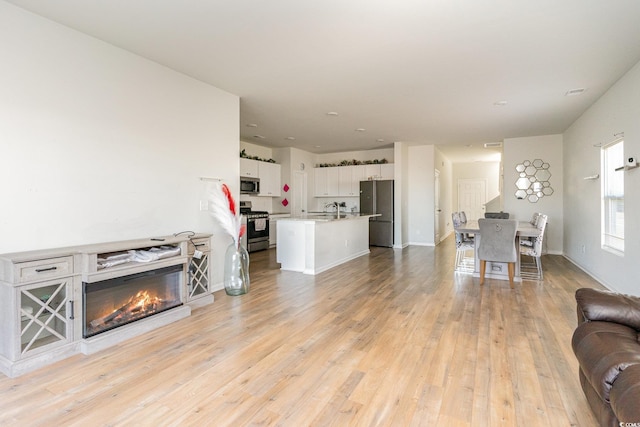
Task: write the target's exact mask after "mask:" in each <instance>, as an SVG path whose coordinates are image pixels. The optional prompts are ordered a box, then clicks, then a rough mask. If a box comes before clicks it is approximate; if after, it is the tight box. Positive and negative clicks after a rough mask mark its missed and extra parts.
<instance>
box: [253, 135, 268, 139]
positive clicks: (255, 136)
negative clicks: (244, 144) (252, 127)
mask: <svg viewBox="0 0 640 427" xmlns="http://www.w3.org/2000/svg"><path fill="white" fill-rule="evenodd" d="M253 137H254V138H258V139H264V138H265V137H264V136H262V135H253Z"/></svg>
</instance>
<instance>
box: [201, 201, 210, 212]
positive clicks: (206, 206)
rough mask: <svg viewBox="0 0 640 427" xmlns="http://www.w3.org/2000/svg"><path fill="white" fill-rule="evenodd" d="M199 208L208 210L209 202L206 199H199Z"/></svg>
mask: <svg viewBox="0 0 640 427" xmlns="http://www.w3.org/2000/svg"><path fill="white" fill-rule="evenodd" d="M200 210H201V211H208V210H209V202H208V201H207V200H200Z"/></svg>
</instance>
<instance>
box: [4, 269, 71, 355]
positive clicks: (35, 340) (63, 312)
mask: <svg viewBox="0 0 640 427" xmlns="http://www.w3.org/2000/svg"><path fill="white" fill-rule="evenodd" d="M16 292H17V303H18V315H19V316H20V320H19V322H18V326H19V332H20V334H19V337H20V345H19V347H18V348H19V352H20V357H24V356H26V355H29V354H33V353H39V352H41V351H44V350H46V349H49V348H51V347H53V346H56V345H62V344H66V343H68V342H70V341H71V340H73V319H74V315H73V281H72V278H70V277H66V278H61V279H58V280H50V281H46V282H38V283H35V284H31V285H25V286H20V287H17V288H16Z"/></svg>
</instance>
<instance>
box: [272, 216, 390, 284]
mask: <svg viewBox="0 0 640 427" xmlns="http://www.w3.org/2000/svg"><path fill="white" fill-rule="evenodd" d="M373 216H378V215H373V214H360V213H357V214H351V213H344V214H343V213H341V214H340V217H338V216H337V215H336V214H335V212H334V213H312V212H310V213H308V214H306V215H300V216H292V217H291V218H281V219H279V220H278V223H277V228H278V232H277V236H278V244H277V245H276V260H277V262H279V263H280V265H281V269H282V270H289V271H298V272H301V273H304V274H318V273H321V272H323V271H325V270H328V269H330V268H332V267H335V266H336V265H339V264H342V263H344V262H347V261H349V260H352V259H354V258H357V257H359V256H363V255H366V254H368V253H369V218H371V217H373Z"/></svg>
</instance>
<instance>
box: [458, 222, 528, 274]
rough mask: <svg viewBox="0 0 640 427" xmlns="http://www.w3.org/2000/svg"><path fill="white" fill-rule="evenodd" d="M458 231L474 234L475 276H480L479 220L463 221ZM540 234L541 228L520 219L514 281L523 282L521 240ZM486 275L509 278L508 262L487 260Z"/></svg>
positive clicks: (515, 243) (515, 242)
mask: <svg viewBox="0 0 640 427" xmlns="http://www.w3.org/2000/svg"><path fill="white" fill-rule="evenodd" d="M454 229H455V232H456V233H463V234H467V235H473V236H474V239H473V241H474V251H473V257H474V266H473V276H474V277H480V260H479V259H478V248H479V247H480V241H481V240H482V236H481V235H480V226H479V225H478V221H477V220H470V221H467V222H466V223H461V224H460V225H458V226H457V227H454ZM539 235H540V230H538V228H536V226H534V225H533V224H531V223H530V222H529V221H518V227H517V230H516V238H515V240H514V242H513V244H514V245H515V247H516V253H517V254H518V256H517V259H516V271H515V276H514V281H516V282H521V281H522V277H521V275H520V240H521V239H523V238H527V239H528V238H530V237H537V236H539ZM485 277H488V278H492V279H500V280H509V274H508V271H507V263H506V262H490V261H487V267H486V272H485Z"/></svg>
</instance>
